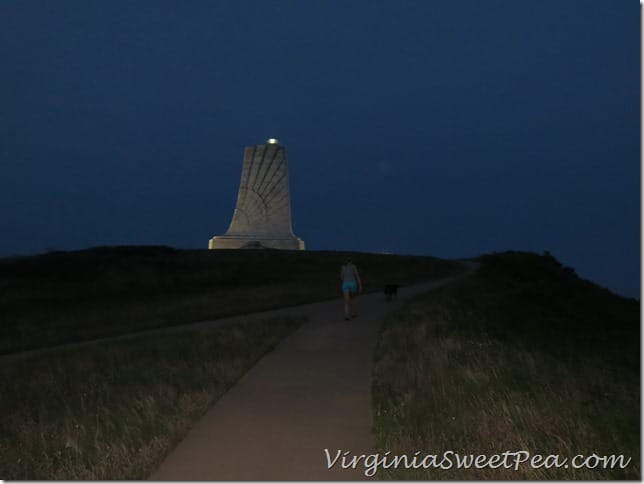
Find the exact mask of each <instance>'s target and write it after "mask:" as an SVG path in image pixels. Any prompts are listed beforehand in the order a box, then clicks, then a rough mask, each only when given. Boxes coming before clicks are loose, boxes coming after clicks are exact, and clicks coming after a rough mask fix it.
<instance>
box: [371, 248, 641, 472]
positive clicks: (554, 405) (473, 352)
mask: <svg viewBox="0 0 644 484" xmlns="http://www.w3.org/2000/svg"><path fill="white" fill-rule="evenodd" d="M639 310H640V306H639V302H638V301H635V300H627V299H624V298H621V297H618V296H615V295H613V294H611V293H609V292H608V291H607V290H604V289H601V288H598V287H597V286H595V285H593V284H591V283H589V282H587V281H584V280H581V279H579V278H577V277H576V275H575V274H574V272H573V271H572V270H570V269H568V268H565V267H562V266H561V265H560V264H559V263H558V262H557V261H556V260H555V259H554V258H552V257H550V256H538V255H535V254H526V253H505V254H495V255H490V256H484V257H482V258H481V267H480V270H479V272H478V274H477V275H475V276H473V277H471V278H468V279H467V280H464V281H462V282H460V283H458V284H456V285H454V286H451V287H446V288H443V289H441V290H438V291H435V292H432V293H430V294H427V295H425V296H423V297H419V298H417V299H416V300H415V301H414V302H413V303H412V304H410V305H408V306H407V307H406V308H404V309H403V310H401V311H400V312H398V313H397V314H395V315H392V316H391V317H389V318H388V319H387V320H386V322H385V324H384V326H383V329H382V333H381V335H380V340H379V345H378V349H377V354H376V363H375V370H374V371H375V376H374V388H373V391H374V405H375V408H374V414H375V428H376V433H377V441H378V446H379V449H380V450H381V451H383V452H384V451H392V452H393V453H394V454H402V453H409V454H413V453H414V452H415V451H422V452H423V453H430V454H434V453H435V454H442V452H444V451H447V450H452V451H455V452H461V453H475V454H476V453H484V454H488V455H490V454H493V453H502V452H504V451H518V450H526V451H530V452H531V453H532V454H535V453H542V454H545V455H547V454H560V455H562V456H570V457H572V456H574V455H576V454H585V455H591V454H592V453H597V454H599V455H612V454H616V455H619V454H624V455H625V456H626V457H632V459H633V461H632V462H631V464H630V465H629V467H627V468H626V469H624V470H613V471H610V470H601V469H594V470H589V469H585V470H581V469H578V470H573V469H571V468H569V469H560V470H555V469H550V470H546V469H531V468H528V467H527V466H524V467H521V468H520V470H519V471H512V470H505V469H498V470H490V469H486V470H476V469H470V470H466V469H461V470H454V469H452V470H428V471H423V470H416V471H412V470H408V471H404V470H402V469H399V470H398V471H386V470H385V471H380V474H379V477H381V478H385V477H395V478H399V479H407V478H422V479H482V478H495V479H543V478H548V479H551V478H558V479H611V478H630V479H640V476H641V474H640V432H639V427H640V399H639V395H640V379H639V371H640V347H639V343H640V333H639V330H640V329H639Z"/></svg>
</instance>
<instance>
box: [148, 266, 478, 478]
mask: <svg viewBox="0 0 644 484" xmlns="http://www.w3.org/2000/svg"><path fill="white" fill-rule="evenodd" d="M465 264H466V265H467V268H468V271H467V272H466V273H464V274H461V275H458V276H452V277H449V278H445V279H440V280H436V281H433V282H429V283H426V284H420V285H416V286H411V287H405V288H402V289H401V291H400V294H399V300H398V301H397V302H396V303H388V302H387V301H386V300H385V298H384V296H383V294H380V293H377V294H369V295H364V296H361V297H360V298H358V300H357V306H356V309H357V311H358V312H359V314H360V315H359V317H358V318H356V319H354V320H352V321H349V322H347V321H344V320H343V313H342V301H341V300H340V299H338V300H337V301H331V302H322V303H315V304H310V305H306V306H298V307H294V308H288V309H286V310H280V314H284V313H288V312H292V314H298V315H305V316H308V318H309V320H308V322H307V323H305V324H304V325H302V327H300V328H299V329H298V330H297V331H296V332H295V333H293V334H292V335H290V336H289V337H287V338H286V339H285V340H284V341H282V343H280V345H279V346H278V347H277V348H275V350H273V351H272V352H271V353H269V354H268V355H266V356H265V357H264V358H263V359H261V360H260V361H259V362H258V363H257V365H256V366H254V367H253V368H252V369H251V370H250V371H249V372H248V373H246V375H244V377H242V378H241V379H240V380H239V381H238V382H237V384H236V385H235V386H234V387H233V388H231V389H230V390H229V391H228V393H226V394H225V395H224V396H223V397H222V398H221V399H219V400H218V401H217V402H216V403H215V404H214V405H213V407H212V408H211V409H210V410H209V411H208V412H207V413H206V415H205V416H204V417H203V418H202V419H201V420H200V421H199V422H198V423H197V424H196V425H195V426H194V427H193V429H192V430H191V431H190V432H189V433H188V435H187V436H186V438H185V439H184V440H183V441H182V442H181V443H180V444H179V445H178V446H177V447H176V448H175V449H174V450H173V451H172V452H171V453H170V455H169V456H168V457H167V458H166V460H165V461H164V462H163V463H162V464H161V466H160V467H159V468H158V469H157V470H156V471H155V472H154V473H153V474H152V475H151V476H150V479H151V480H155V481H163V480H182V481H189V480H225V481H228V480H280V481H286V480H357V479H364V478H365V476H364V467H361V466H357V468H348V469H343V468H342V467H341V457H340V459H338V460H337V461H336V463H335V465H333V466H332V467H330V468H329V465H328V462H329V460H328V459H327V455H326V453H325V449H327V450H328V452H329V455H330V458H331V462H333V459H334V458H335V457H336V456H337V455H338V451H340V455H341V454H342V453H344V452H345V451H348V452H350V453H351V454H350V455H351V456H356V455H361V454H368V453H372V452H373V450H374V449H373V446H374V443H373V436H372V411H371V408H372V407H371V368H372V362H373V351H374V348H375V344H376V340H377V337H378V328H379V326H380V323H381V322H382V320H383V318H384V316H385V314H386V313H387V312H388V311H390V310H391V309H392V308H393V307H395V306H397V305H398V304H399V303H400V302H402V301H403V300H404V299H408V298H410V297H412V296H414V295H416V294H419V293H423V292H427V291H430V290H432V289H434V288H436V287H439V286H443V285H445V284H448V283H450V282H454V281H455V280H458V279H461V278H463V277H465V276H467V275H469V274H470V273H471V272H472V271H473V270H474V269H475V268H476V266H477V265H476V264H475V263H471V262H465Z"/></svg>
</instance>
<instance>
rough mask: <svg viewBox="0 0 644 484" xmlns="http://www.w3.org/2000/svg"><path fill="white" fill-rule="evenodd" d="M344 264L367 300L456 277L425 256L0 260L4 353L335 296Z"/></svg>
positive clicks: (96, 254)
mask: <svg viewBox="0 0 644 484" xmlns="http://www.w3.org/2000/svg"><path fill="white" fill-rule="evenodd" d="M347 257H352V258H353V260H354V262H355V263H356V265H357V266H358V268H359V269H360V271H361V274H362V279H363V282H364V289H365V292H370V291H377V290H381V288H382V286H383V285H384V284H386V283H398V284H402V285H406V284H413V283H415V282H421V281H427V280H430V279H432V278H437V277H441V276H443V275H446V274H449V273H451V272H454V271H458V270H460V265H459V264H457V263H456V262H453V261H446V260H440V259H436V258H433V257H423V256H399V255H385V254H368V253H351V252H335V251H275V250H216V251H208V250H178V249H174V248H171V247H163V246H159V247H136V246H125V247H97V248H92V249H87V250H82V251H74V252H52V253H47V254H43V255H38V256H32V257H19V258H7V259H0V314H2V315H3V321H2V325H1V327H0V354H2V353H10V352H15V351H19V350H24V349H33V348H39V347H44V346H50V345H55V344H61V343H67V342H75V341H83V340H87V339H92V338H97V337H102V336H109V335H117V334H122V333H124V332H131V331H136V330H141V329H148V328H158V327H164V326H171V325H177V324H183V323H188V322H193V321H198V320H205V319H214V318H218V317H224V316H230V315H235V314H245V313H250V312H255V311H261V310H267V309H272V308H277V307H283V306H290V305H297V304H303V303H307V302H313V301H319V300H325V299H332V298H336V297H337V298H339V297H340V292H339V279H338V272H339V268H340V265H341V264H342V263H343V262H344V260H345V259H346V258H347Z"/></svg>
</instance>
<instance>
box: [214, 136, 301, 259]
mask: <svg viewBox="0 0 644 484" xmlns="http://www.w3.org/2000/svg"><path fill="white" fill-rule="evenodd" d="M208 248H209V249H243V248H270V249H290V250H304V241H303V240H302V239H300V238H299V237H296V236H295V235H293V229H292V227H291V196H290V192H289V186H288V163H287V160H286V148H284V146H282V145H280V144H279V142H278V141H277V140H276V139H273V138H271V139H269V140H268V141H267V143H266V144H263V145H255V146H247V147H246V148H245V149H244V163H243V165H242V173H241V182H240V183H239V192H238V194H237V206H236V207H235V211H234V213H233V219H232V221H231V222H230V226H229V227H228V230H227V231H226V233H225V234H224V235H216V236H215V237H213V238H212V239H210V242H209V243H208Z"/></svg>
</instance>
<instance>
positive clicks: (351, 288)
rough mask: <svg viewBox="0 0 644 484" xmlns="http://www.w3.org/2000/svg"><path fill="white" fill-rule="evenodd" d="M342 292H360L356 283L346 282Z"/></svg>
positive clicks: (343, 284)
mask: <svg viewBox="0 0 644 484" xmlns="http://www.w3.org/2000/svg"><path fill="white" fill-rule="evenodd" d="M342 292H358V285H357V284H356V281H344V282H343V283H342Z"/></svg>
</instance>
